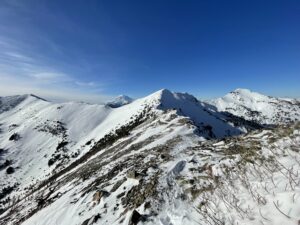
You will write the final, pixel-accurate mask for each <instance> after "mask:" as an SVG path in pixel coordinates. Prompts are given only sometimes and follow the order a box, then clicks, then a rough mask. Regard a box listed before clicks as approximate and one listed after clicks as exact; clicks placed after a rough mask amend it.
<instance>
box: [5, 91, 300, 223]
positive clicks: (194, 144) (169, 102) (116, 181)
mask: <svg viewBox="0 0 300 225" xmlns="http://www.w3.org/2000/svg"><path fill="white" fill-rule="evenodd" d="M239 92H244V90H239ZM248 96H249V95H248ZM251 98H252V97H251ZM257 98H258V97H257ZM268 98H271V97H268ZM245 101H246V100H245ZM247 101H248V100H247ZM249 101H250V100H249ZM253 101H254V100H253ZM278 101H279V100H278ZM280 101H281V99H280ZM288 101H293V100H288ZM247 104H248V103H247ZM253 104H254V103H253ZM259 104H260V103H259ZM278 104H279V103H278ZM293 104H294V102H293ZM295 104H296V105H297V102H296V101H295ZM247 107H248V106H247ZM2 108H3V109H5V110H3V111H2V113H0V177H1V180H0V224H1V225H4V224H5V225H6V224H25V225H26V224H27V225H34V224H38V225H50V224H51V225H52V224H57V225H64V224H78V225H97V224H101V225H103V224H124V225H125V224H126V225H128V224H131V225H137V224H148V225H152V224H153V225H154V224H162V225H171V224H172V225H179V224H180V225H181V224H191V225H194V224H199V222H198V221H203V223H202V224H218V223H221V222H225V223H230V222H231V223H242V224H257V223H259V221H260V220H263V221H264V224H281V222H285V223H286V222H290V221H296V219H297V218H298V217H297V216H298V214H297V209H298V208H297V205H299V204H298V203H300V202H299V198H297V196H294V197H293V202H292V203H291V202H288V201H283V200H282V199H285V198H287V197H288V196H289V195H294V194H296V189H297V188H298V186H297V184H294V183H293V180H294V179H296V177H294V176H296V173H294V171H297V168H298V167H297V168H296V167H295V166H296V165H294V164H295V162H298V161H297V160H300V159H298V158H297V157H298V156H297V155H296V150H295V149H296V148H297V145H298V146H299V142H300V139H299V138H300V131H299V125H298V124H296V125H290V127H284V126H283V127H279V128H276V130H269V129H268V130H262V126H261V124H259V123H257V122H261V121H259V120H256V122H253V121H249V120H248V119H247V117H245V116H244V115H240V114H234V113H231V112H228V111H226V112H220V111H222V110H220V111H218V110H217V109H216V107H215V106H213V105H210V104H207V103H205V102H200V101H198V100H197V99H196V98H195V97H193V96H192V95H189V94H187V93H174V92H171V91H169V90H166V89H163V90H160V91H157V92H155V93H153V94H151V95H149V96H147V97H145V98H141V99H136V100H135V101H133V102H131V103H129V104H125V105H123V106H122V107H117V108H112V107H110V106H108V105H93V104H85V103H77V102H69V103H52V102H48V101H45V100H43V99H41V98H38V97H36V96H33V95H25V96H13V97H3V98H1V109H2ZM285 109H286V108H285ZM290 109H293V108H290ZM286 111H288V109H286ZM298 112H299V111H298ZM291 115H294V114H291ZM280 116H282V117H284V116H285V117H287V115H285V114H283V115H281V114H280ZM297 118H298V117H295V120H297ZM280 121H281V122H283V121H285V120H284V119H282V120H280ZM263 123H264V122H263ZM237 135H239V136H237ZM232 136H235V137H232ZM271 144H272V148H271V147H270V145H271ZM274 146H275V147H274ZM283 147H284V152H282V151H281V149H282V148H283ZM287 152H288V153H289V154H288V157H290V158H289V159H285V158H284V157H287ZM256 163H257V165H255V166H254V164H256ZM261 164H262V165H264V167H262V165H261ZM256 166H257V167H258V168H260V169H259V170H257V168H256ZM291 166H292V168H293V169H292V170H285V168H290V167H291ZM270 170H271V171H273V172H272V173H271V172H270ZM260 172H261V173H260ZM286 173H290V174H289V175H288V176H285V174H286ZM274 174H278V176H279V177H277V178H276V179H278V183H280V185H278V184H277V185H275V187H273V186H271V183H273V182H274V180H273V177H272V179H271V175H272V176H274ZM276 176H277V175H276ZM288 177H290V178H288ZM290 179H292V181H291V180H290ZM249 180H251V181H255V182H256V184H257V185H252V183H250V182H248V181H249ZM245 182H246V186H245V187H244V186H242V184H244V183H245ZM247 182H248V183H247ZM285 183H287V184H289V183H290V187H285V189H283V185H284V184H285ZM275 184H276V183H275ZM259 187H266V188H259ZM254 190H255V192H254ZM253 193H254V194H253ZM277 194H278V195H277ZM274 195H275V197H274ZM234 196H236V197H234ZM260 196H263V198H261V197H260ZM272 199H276V200H277V201H275V200H274V201H275V204H274V205H273V204H272V202H271V200H272ZM261 201H263V202H265V203H264V204H262V205H261ZM270 202H271V203H270ZM282 204H283V205H284V206H282ZM278 207H279V210H283V211H284V213H286V212H287V210H286V209H287V208H288V207H292V210H289V212H288V216H289V217H290V218H286V217H285V216H283V215H281V216H279V217H278V218H280V220H274V215H275V213H276V212H277V211H276V210H277V208H278ZM216 212H218V213H216ZM264 218H265V219H264ZM218 221H219V222H218ZM251 221H252V222H251ZM216 222H218V223H216Z"/></svg>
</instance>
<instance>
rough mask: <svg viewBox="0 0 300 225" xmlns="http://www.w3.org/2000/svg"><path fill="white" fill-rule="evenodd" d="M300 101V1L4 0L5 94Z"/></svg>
mask: <svg viewBox="0 0 300 225" xmlns="http://www.w3.org/2000/svg"><path fill="white" fill-rule="evenodd" d="M162 88H167V89H170V90H172V91H178V92H188V93H191V94H193V95H195V96H196V97H198V98H201V99H207V98H214V97H219V96H222V95H225V94H226V93H227V92H229V91H232V90H234V89H236V88H248V89H251V90H254V91H258V92H261V93H265V94H268V95H273V96H281V97H300V1H299V0H282V1H278V0H251V1H250V0H249V1H248V0H245V1H241V0H228V1H224V0H210V1H204V0H202V1H201V0H169V1H167V0H151V1H141V0H127V1H124V0H119V1H117V0H105V1H104V0H95V1H92V0H85V1H77V0H72V1H71V0H70V1H69V0H49V1H44V0H26V1H23V0H0V95H13V94H24V93H33V94H36V95H39V96H41V97H44V98H50V99H57V100H82V101H88V102H104V101H106V100H107V99H110V98H112V97H113V96H116V95H119V94H126V95H129V96H132V97H134V98H138V97H142V96H146V95H148V94H150V93H152V92H154V91H157V90H159V89H162Z"/></svg>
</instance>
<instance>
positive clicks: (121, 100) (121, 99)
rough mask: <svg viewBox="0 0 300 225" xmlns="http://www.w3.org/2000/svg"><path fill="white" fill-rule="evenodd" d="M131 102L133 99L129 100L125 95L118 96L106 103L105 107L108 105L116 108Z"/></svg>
mask: <svg viewBox="0 0 300 225" xmlns="http://www.w3.org/2000/svg"><path fill="white" fill-rule="evenodd" d="M131 102H133V99H132V98H130V97H129V96H127V95H119V96H117V97H116V98H114V99H113V100H112V101H110V102H107V103H106V105H108V106H109V107H111V108H118V107H121V106H123V105H127V104H129V103H131Z"/></svg>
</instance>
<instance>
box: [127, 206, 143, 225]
mask: <svg viewBox="0 0 300 225" xmlns="http://www.w3.org/2000/svg"><path fill="white" fill-rule="evenodd" d="M144 219H145V218H144V217H143V215H141V214H140V213H139V212H138V211H136V210H133V212H132V214H131V217H130V220H129V223H128V225H137V224H138V223H139V222H140V221H144Z"/></svg>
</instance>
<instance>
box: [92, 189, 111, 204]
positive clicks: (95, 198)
mask: <svg viewBox="0 0 300 225" xmlns="http://www.w3.org/2000/svg"><path fill="white" fill-rule="evenodd" d="M107 196H109V192H107V191H105V190H100V191H96V192H95V194H94V195H93V201H94V202H96V203H97V204H98V203H99V202H100V200H101V198H102V197H107Z"/></svg>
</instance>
